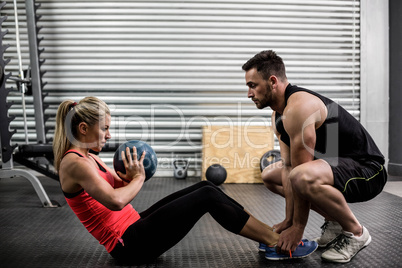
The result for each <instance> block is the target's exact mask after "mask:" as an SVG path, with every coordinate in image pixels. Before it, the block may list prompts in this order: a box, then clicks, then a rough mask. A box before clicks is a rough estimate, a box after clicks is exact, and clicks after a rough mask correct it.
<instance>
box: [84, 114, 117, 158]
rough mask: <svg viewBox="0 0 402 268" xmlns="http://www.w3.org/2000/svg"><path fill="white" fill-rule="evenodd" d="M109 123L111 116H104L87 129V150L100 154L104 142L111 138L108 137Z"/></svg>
mask: <svg viewBox="0 0 402 268" xmlns="http://www.w3.org/2000/svg"><path fill="white" fill-rule="evenodd" d="M110 123H111V116H110V115H108V114H107V115H106V116H105V117H103V118H101V120H99V122H98V123H96V124H95V125H93V126H91V127H89V131H88V136H87V142H88V143H89V144H88V145H89V146H88V147H89V149H91V150H93V151H95V152H100V151H101V150H102V148H103V146H105V144H106V141H107V140H109V139H110V138H111V137H112V136H111V135H110V131H109V129H110Z"/></svg>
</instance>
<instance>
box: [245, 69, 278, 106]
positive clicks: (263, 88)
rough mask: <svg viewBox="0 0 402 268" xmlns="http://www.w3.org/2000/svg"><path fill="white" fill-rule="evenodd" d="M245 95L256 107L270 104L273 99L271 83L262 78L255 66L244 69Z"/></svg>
mask: <svg viewBox="0 0 402 268" xmlns="http://www.w3.org/2000/svg"><path fill="white" fill-rule="evenodd" d="M246 85H247V87H248V93H247V97H248V98H250V99H251V100H252V101H253V102H254V103H255V105H256V106H257V108H258V109H263V108H265V107H268V106H271V104H272V101H273V94H272V85H271V84H270V82H269V81H267V80H264V79H263V78H262V76H261V74H259V73H258V72H257V69H256V68H253V69H250V70H248V71H246Z"/></svg>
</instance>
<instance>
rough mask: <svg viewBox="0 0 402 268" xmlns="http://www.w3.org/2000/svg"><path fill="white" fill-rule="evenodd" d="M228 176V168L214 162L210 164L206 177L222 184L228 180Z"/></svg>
mask: <svg viewBox="0 0 402 268" xmlns="http://www.w3.org/2000/svg"><path fill="white" fill-rule="evenodd" d="M226 176H227V172H226V169H225V168H224V167H223V166H221V165H219V164H213V165H211V166H209V167H208V169H207V172H205V177H206V178H207V180H208V181H210V182H212V183H213V184H215V185H221V184H222V183H224V182H225V180H226Z"/></svg>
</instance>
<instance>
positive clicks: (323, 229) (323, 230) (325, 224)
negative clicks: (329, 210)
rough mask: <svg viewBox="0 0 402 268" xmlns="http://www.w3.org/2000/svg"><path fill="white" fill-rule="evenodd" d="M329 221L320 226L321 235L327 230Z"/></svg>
mask: <svg viewBox="0 0 402 268" xmlns="http://www.w3.org/2000/svg"><path fill="white" fill-rule="evenodd" d="M328 224H329V221H325V222H324V224H323V225H322V226H321V235H323V234H324V233H325V230H327V228H328Z"/></svg>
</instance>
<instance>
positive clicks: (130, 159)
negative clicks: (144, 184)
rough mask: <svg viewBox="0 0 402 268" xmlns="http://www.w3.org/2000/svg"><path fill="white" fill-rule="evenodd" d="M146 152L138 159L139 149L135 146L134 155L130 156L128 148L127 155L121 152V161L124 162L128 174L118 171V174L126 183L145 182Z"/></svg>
mask: <svg viewBox="0 0 402 268" xmlns="http://www.w3.org/2000/svg"><path fill="white" fill-rule="evenodd" d="M144 158H145V151H144V152H143V153H142V155H141V158H140V159H139V160H138V159H137V148H135V146H133V155H132V156H131V154H130V148H129V147H127V148H126V153H124V151H122V152H121V159H122V160H123V163H124V167H125V168H126V174H123V173H121V172H120V171H117V174H118V175H119V176H120V177H121V178H122V179H123V180H124V181H126V182H130V181H132V180H137V179H139V180H140V179H141V180H145V169H144Z"/></svg>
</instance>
